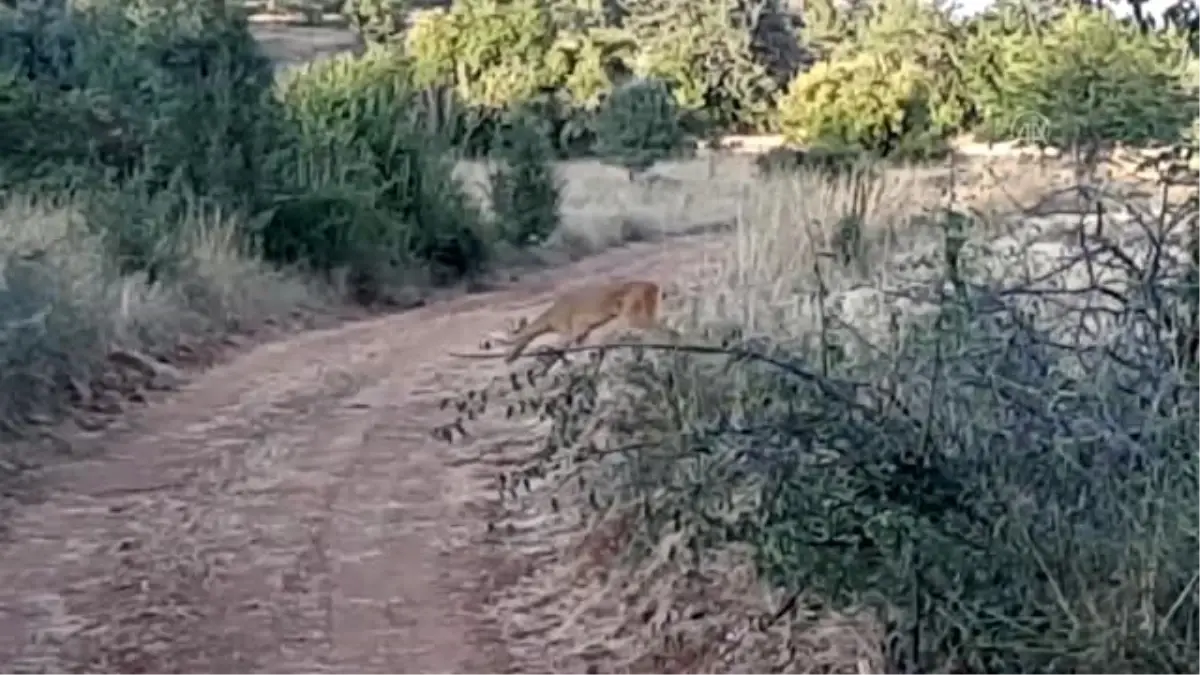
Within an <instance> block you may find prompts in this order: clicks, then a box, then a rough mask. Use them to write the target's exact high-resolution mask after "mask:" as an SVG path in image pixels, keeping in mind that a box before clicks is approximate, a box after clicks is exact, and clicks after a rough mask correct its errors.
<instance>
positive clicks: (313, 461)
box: [0, 239, 713, 673]
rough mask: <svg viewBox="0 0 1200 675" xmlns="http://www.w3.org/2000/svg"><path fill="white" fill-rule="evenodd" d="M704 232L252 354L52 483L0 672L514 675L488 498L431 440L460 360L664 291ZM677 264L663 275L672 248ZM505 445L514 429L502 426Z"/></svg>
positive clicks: (17, 589) (37, 517)
mask: <svg viewBox="0 0 1200 675" xmlns="http://www.w3.org/2000/svg"><path fill="white" fill-rule="evenodd" d="M712 244H713V241H712V240H711V239H704V240H702V239H692V240H686V241H684V240H675V241H672V242H669V243H666V244H643V245H639V246H635V247H629V248H624V249H619V250H615V251H610V252H608V253H606V254H603V255H600V256H597V257H595V258H591V259H588V260H585V261H583V262H581V263H577V264H575V265H572V266H570V267H568V268H563V269H559V270H556V271H553V272H549V273H546V274H543V275H540V276H538V277H536V278H531V280H529V281H525V282H522V283H521V284H520V285H519V287H516V288H514V289H510V290H506V291H503V292H497V293H489V294H485V295H474V296H468V297H463V298H459V299H456V300H453V301H449V302H445V303H441V304H438V305H436V306H429V307H426V308H424V309H422V310H419V311H414V312H410V313H405V314H399V315H395V316H391V317H386V318H382V319H377V320H372V321H367V322H362V323H357V324H352V325H347V326H344V327H341V328H338V329H335V330H327V331H321V332H313V333H308V334H304V335H300V336H297V337H296V338H295V339H292V340H289V341H287V342H280V343H274V344H269V345H265V346H261V347H259V348H257V349H254V350H253V351H251V352H249V353H246V354H243V355H241V356H240V357H238V358H236V359H235V360H233V361H232V362H230V363H228V364H225V365H222V366H218V367H216V368H213V369H211V370H209V371H208V372H206V373H203V374H200V375H198V376H197V377H196V378H195V379H194V380H193V381H192V382H191V384H189V385H187V386H186V387H185V388H184V390H183V391H180V392H178V393H176V394H174V395H173V396H171V397H170V398H169V399H168V400H166V401H164V402H161V403H157V404H154V405H151V406H149V407H147V408H146V409H144V410H141V411H139V412H137V413H134V414H133V415H131V417H130V419H129V420H128V422H127V424H125V425H124V426H125V428H123V429H121V430H116V431H109V432H105V433H104V434H102V435H100V436H99V437H97V438H92V439H79V442H80V443H84V444H91V445H92V446H94V447H96V448H98V449H101V450H102V452H100V453H98V454H97V455H96V457H97V458H96V459H94V460H90V461H86V462H78V463H72V464H70V465H68V466H65V467H63V468H61V469H59V470H57V471H56V472H55V473H54V474H53V475H51V476H50V477H49V484H50V490H51V494H50V496H49V498H48V499H47V500H46V501H44V502H42V503H40V504H36V505H31V506H28V507H25V508H23V509H21V510H20V511H19V513H18V514H17V515H16V518H15V522H13V523H12V535H13V536H12V537H11V541H9V542H7V543H5V544H3V545H2V546H0V670H2V671H3V672H126V673H129V672H356V673H362V672H380V673H384V672H386V673H401V672H407V673H418V672H441V673H446V672H451V673H453V672H492V673H495V672H506V671H508V672H511V671H513V670H519V669H520V667H521V666H520V664H517V663H513V662H512V659H511V658H510V656H509V654H508V653H507V652H506V650H505V648H504V639H503V636H504V630H505V626H503V625H497V624H493V623H489V621H488V620H486V619H485V618H483V614H482V613H481V612H480V611H479V609H480V604H481V603H482V602H484V600H485V597H486V593H487V591H488V588H489V587H490V585H492V584H496V583H503V578H502V577H503V576H504V574H505V573H506V571H505V567H504V566H503V565H500V564H498V562H497V559H494V558H492V556H493V554H492V553H491V552H489V548H488V546H485V545H481V544H480V543H479V538H480V536H481V534H482V533H483V531H484V529H485V522H484V520H483V519H482V518H481V517H480V514H481V510H486V509H487V508H488V504H489V503H490V500H491V499H492V498H493V496H494V494H495V492H494V488H493V487H492V485H491V479H492V478H491V474H490V472H488V471H486V470H484V469H483V468H482V467H480V466H477V465H474V464H472V463H471V462H469V461H464V456H465V455H464V454H463V451H462V450H461V449H456V448H455V447H452V446H447V445H445V444H441V443H438V442H436V441H432V440H431V439H430V436H429V430H430V428H431V427H432V426H433V425H435V424H437V423H439V422H440V421H444V418H445V413H443V412H441V411H440V410H439V409H438V403H439V401H440V400H441V398H442V397H443V396H444V395H446V394H448V393H457V392H459V391H461V390H462V388H463V387H466V386H470V385H471V384H472V383H476V384H479V383H482V382H484V381H485V380H486V379H487V378H489V377H491V376H492V375H495V374H496V373H499V372H502V369H503V365H502V364H500V362H498V361H497V362H492V361H471V360H464V359H454V358H453V357H449V356H447V355H446V354H445V352H447V351H449V350H467V351H472V350H474V349H475V348H476V346H477V343H478V341H479V340H480V338H481V336H482V335H484V334H486V333H488V332H490V331H494V330H497V329H499V328H501V327H502V326H503V325H504V322H505V321H506V320H507V319H508V318H510V317H513V316H516V315H518V314H529V313H530V312H531V311H532V310H534V309H536V308H537V307H538V305H540V304H542V303H544V302H546V301H547V300H548V299H549V298H550V297H551V296H550V294H549V292H550V291H551V290H552V289H555V288H562V287H564V285H567V286H569V285H574V284H578V283H586V282H588V281H589V280H596V279H600V278H605V277H609V276H619V275H630V276H633V275H637V276H644V277H648V278H657V279H663V278H664V271H665V270H671V271H672V272H674V271H677V270H679V269H680V267H681V265H687V264H689V263H688V261H689V260H695V259H698V258H700V257H701V256H702V255H703V253H704V252H705V251H706V250H709V249H710V247H711V246H712ZM668 255H669V256H670V265H669V266H667V265H666V257H667V256H668ZM489 424H494V425H495V426H492V427H490V428H485V429H484V431H485V432H489V431H490V432H492V433H494V434H495V435H492V434H491V433H489V434H485V436H486V437H485V439H484V442H488V443H492V444H493V445H494V444H496V443H497V442H499V441H501V440H503V438H502V435H503V434H509V435H511V434H512V433H513V432H514V428H513V427H511V426H509V427H504V428H502V427H501V426H500V425H501V424H507V423H501V422H498V421H497V422H494V423H491V422H489Z"/></svg>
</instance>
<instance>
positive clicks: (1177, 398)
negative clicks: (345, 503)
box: [460, 170, 1200, 672]
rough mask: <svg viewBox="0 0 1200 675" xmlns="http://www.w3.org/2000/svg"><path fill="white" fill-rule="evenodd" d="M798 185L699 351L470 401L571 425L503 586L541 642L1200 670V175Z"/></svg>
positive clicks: (787, 184) (731, 281) (875, 179)
mask: <svg viewBox="0 0 1200 675" xmlns="http://www.w3.org/2000/svg"><path fill="white" fill-rule="evenodd" d="M772 180H773V182H766V183H763V184H762V185H761V186H757V187H756V188H755V189H753V190H751V191H750V193H749V194H748V195H747V198H746V200H745V201H744V202H743V203H742V204H741V205H740V209H741V217H740V218H739V222H738V224H737V237H736V245H735V246H731V247H729V252H728V254H727V257H726V259H725V260H724V261H723V264H722V265H720V266H718V270H717V272H716V273H715V274H713V275H712V276H711V277H709V278H707V279H702V280H700V284H701V286H702V288H701V291H700V292H698V293H696V294H695V298H694V299H693V301H692V303H691V305H690V307H689V308H688V311H686V312H684V315H685V316H684V318H683V326H682V327H683V328H684V329H685V332H687V333H688V334H689V338H690V339H689V340H688V341H687V342H686V343H685V344H682V345H674V346H669V345H658V346H650V347H647V345H644V344H643V345H641V346H636V345H634V344H630V345H626V346H621V347H616V346H612V345H609V346H607V347H604V348H592V349H591V350H590V351H592V352H594V353H607V357H606V359H605V361H604V366H603V367H601V366H600V364H599V363H597V362H595V361H594V360H591V361H588V362H586V363H584V362H577V363H575V364H574V365H571V366H569V367H566V368H563V369H560V370H558V371H556V372H555V374H554V375H552V376H551V375H545V376H542V377H536V376H530V377H529V378H528V380H514V381H513V382H512V384H511V385H510V386H506V387H499V388H497V389H495V390H493V391H491V392H489V393H488V394H487V395H486V396H480V395H473V396H472V397H471V400H470V401H466V400H464V402H462V407H461V409H460V412H462V413H463V414H464V416H465V417H464V419H469V418H473V417H475V416H476V415H478V414H481V412H482V411H483V410H484V409H486V408H487V403H488V402H491V403H492V404H493V405H494V404H495V402H496V401H500V402H502V403H504V404H507V405H509V407H510V410H509V412H510V414H511V415H515V416H530V415H532V416H533V417H534V418H535V419H537V420H539V423H540V425H541V426H540V427H539V433H538V434H537V435H538V438H539V439H540V442H539V443H537V444H535V446H534V447H533V448H531V449H530V450H529V451H528V452H527V453H526V455H525V456H524V457H523V458H521V461H519V462H518V463H517V467H516V468H515V469H513V468H512V467H511V466H509V467H505V468H506V473H505V474H504V475H505V479H504V488H505V489H506V491H507V496H508V499H507V500H506V509H507V510H506V512H505V513H504V514H503V515H502V517H501V522H504V521H507V523H508V525H509V526H510V527H512V528H513V530H514V532H515V533H517V534H516V535H514V536H512V537H509V538H506V540H507V542H508V543H509V544H511V545H512V546H513V550H515V551H519V552H521V553H522V554H536V555H535V558H534V559H535V563H534V564H533V565H532V569H533V570H535V571H533V572H531V573H530V574H528V575H527V576H526V577H525V578H524V579H522V580H521V581H520V582H518V583H517V584H516V585H515V586H514V587H512V588H510V589H508V590H506V591H504V593H503V595H501V596H500V597H499V598H497V601H496V607H497V609H498V611H499V612H501V613H502V614H503V615H504V616H505V617H511V618H512V620H513V621H517V620H518V619H516V618H515V617H521V618H520V619H519V620H520V621H521V622H522V623H521V624H520V625H517V626H515V628H514V632H513V634H512V636H511V638H512V640H511V644H512V645H513V648H514V651H515V652H516V653H517V655H518V662H520V663H522V664H523V665H524V666H526V669H527V670H539V671H556V670H572V671H574V672H579V671H580V670H584V669H588V668H591V669H592V670H593V671H596V672H646V671H650V670H654V671H657V672H899V671H904V672H913V671H918V672H947V671H953V672H998V671H1003V672H1076V671H1080V672H1086V671H1092V672H1094V671H1097V670H1101V669H1103V670H1110V669H1113V668H1118V669H1129V671H1131V672H1163V671H1167V672H1173V671H1175V670H1181V669H1183V668H1185V667H1190V666H1189V665H1188V664H1194V663H1195V662H1196V661H1197V658H1198V656H1200V655H1198V647H1197V639H1196V635H1197V630H1196V629H1197V623H1196V616H1197V615H1198V609H1200V603H1198V600H1197V590H1196V588H1197V573H1196V570H1195V560H1196V559H1197V556H1198V555H1200V542H1198V537H1197V534H1196V532H1197V531H1198V529H1200V527H1198V526H1200V516H1198V514H1197V510H1196V504H1197V502H1198V494H1197V493H1198V490H1197V474H1196V466H1195V448H1196V446H1197V445H1198V444H1200V432H1198V431H1197V429H1198V428H1200V419H1198V413H1197V410H1198V408H1200V401H1198V398H1200V397H1198V393H1197V392H1198V387H1197V373H1196V352H1195V348H1196V340H1197V338H1196V335H1197V333H1196V330H1197V329H1196V316H1197V310H1196V305H1197V303H1198V301H1197V299H1196V298H1197V289H1196V281H1195V279H1196V277H1197V258H1198V257H1200V254H1198V253H1197V250H1196V238H1197V235H1196V234H1195V233H1196V228H1197V213H1198V207H1197V196H1196V190H1195V187H1194V186H1195V179H1194V177H1193V178H1192V182H1191V184H1190V185H1191V187H1190V188H1187V189H1188V190H1190V193H1189V194H1190V196H1189V197H1188V198H1186V199H1179V198H1174V199H1167V198H1166V197H1162V198H1159V199H1153V200H1145V199H1139V198H1131V197H1129V196H1127V195H1124V194H1120V193H1117V192H1113V191H1109V190H1106V189H1104V187H1103V186H1098V185H1080V186H1077V187H1075V188H1073V189H1072V192H1071V194H1070V195H1069V196H1070V198H1071V200H1074V201H1075V202H1076V203H1080V204H1083V205H1084V208H1082V209H1080V211H1079V212H1078V213H1077V214H1075V215H1074V216H1073V217H1069V218H1068V217H1063V216H1059V217H1054V218H1040V217H1037V216H1034V215H1031V214H1027V213H1021V212H1012V213H1009V214H1003V213H1000V212H998V210H992V211H991V213H990V214H988V215H989V216H990V218H991V219H990V220H985V219H984V216H983V215H981V214H979V213H972V212H971V211H970V210H968V209H966V208H964V207H962V206H961V205H960V204H959V203H958V202H957V201H956V199H955V193H954V189H953V186H954V181H953V180H951V181H950V183H949V186H950V187H949V189H938V188H934V187H930V186H929V185H928V184H927V183H926V182H925V181H924V180H922V179H920V178H919V177H918V176H917V174H915V173H913V172H912V171H911V170H894V171H891V172H883V173H880V172H877V171H868V172H865V173H863V174H862V175H859V176H852V177H850V178H849V179H847V180H844V181H843V182H840V183H826V182H825V181H824V179H822V178H820V177H817V176H811V175H809V176H804V175H801V176H796V177H790V178H785V179H772ZM852 230H853V231H854V234H853V235H852V236H851V235H847V232H850V231H852ZM847 244H851V245H847ZM585 351H589V350H585Z"/></svg>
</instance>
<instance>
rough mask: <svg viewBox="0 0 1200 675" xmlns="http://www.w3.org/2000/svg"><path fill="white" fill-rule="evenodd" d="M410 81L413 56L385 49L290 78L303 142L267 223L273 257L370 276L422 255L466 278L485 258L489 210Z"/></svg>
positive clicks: (285, 86) (285, 94)
mask: <svg viewBox="0 0 1200 675" xmlns="http://www.w3.org/2000/svg"><path fill="white" fill-rule="evenodd" d="M409 82H410V74H409V73H408V71H407V68H406V66H405V63H404V61H403V60H401V59H397V58H396V54H395V53H394V52H393V51H390V50H388V49H384V48H373V49H370V50H368V52H367V54H365V55H364V56H363V57H361V58H359V57H352V56H339V57H336V58H333V59H328V60H325V61H322V62H318V63H314V64H310V65H309V66H307V67H306V68H304V69H302V70H297V71H295V72H293V73H291V74H289V76H288V77H287V79H285V80H284V81H283V83H282V85H281V95H282V100H283V101H284V104H285V105H286V108H287V112H288V114H289V117H290V119H291V121H292V122H293V123H295V124H296V126H297V127H298V134H299V143H298V146H297V149H296V151H295V152H296V154H297V156H296V157H295V158H290V159H289V160H288V161H287V162H286V164H285V166H286V167H288V169H287V175H286V176H285V177H284V178H283V179H281V181H280V182H281V183H282V184H283V185H289V186H291V192H285V193H284V194H283V196H282V197H280V198H278V199H277V200H276V203H275V204H274V206H273V210H272V211H271V216H270V218H268V219H267V220H266V221H265V224H264V226H263V229H262V231H261V236H262V240H263V247H264V251H265V252H266V253H267V255H268V256H269V257H271V258H274V259H282V260H285V261H288V260H292V259H300V260H305V261H306V262H309V263H312V264H315V265H317V266H319V267H322V268H326V269H328V268H331V267H337V266H346V265H349V266H351V267H352V268H361V270H360V271H363V273H364V274H365V273H366V271H367V270H370V269H384V270H387V269H396V268H401V267H403V266H405V265H406V264H411V263H412V262H413V261H421V262H423V263H425V264H429V265H432V266H433V268H434V270H435V271H441V272H443V273H447V272H448V273H453V274H454V275H457V276H461V275H464V274H470V273H473V272H474V271H476V270H478V269H479V267H480V266H481V265H482V264H483V263H484V262H485V260H486V257H487V253H488V246H487V242H486V241H485V240H484V238H483V237H482V235H481V229H480V217H481V215H480V212H479V210H478V208H477V207H476V205H475V204H473V203H472V201H471V200H470V198H469V197H468V195H467V194H466V193H465V191H464V190H463V187H462V185H461V184H460V183H459V182H458V181H457V180H456V179H455V178H454V176H453V175H452V170H453V161H452V158H451V156H450V154H449V153H448V150H449V148H448V145H447V144H446V143H445V141H444V139H442V138H439V137H438V136H437V135H436V134H430V133H428V132H427V129H426V127H425V125H424V123H423V120H422V118H421V115H420V114H419V113H418V109H417V107H416V103H415V98H414V97H415V93H414V91H413V89H412V87H411V85H410V84H409ZM314 188H315V189H314Z"/></svg>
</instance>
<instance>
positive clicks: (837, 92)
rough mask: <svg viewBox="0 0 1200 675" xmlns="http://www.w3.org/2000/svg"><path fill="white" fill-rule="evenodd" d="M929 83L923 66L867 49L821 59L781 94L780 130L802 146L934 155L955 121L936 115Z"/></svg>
mask: <svg viewBox="0 0 1200 675" xmlns="http://www.w3.org/2000/svg"><path fill="white" fill-rule="evenodd" d="M931 87H932V82H931V81H930V77H929V74H928V73H927V72H926V71H925V70H924V69H922V68H920V67H918V66H916V65H913V64H911V63H907V62H899V63H896V62H893V61H891V60H885V59H883V58H879V57H876V56H874V55H871V54H866V53H864V54H860V55H858V56H854V57H850V58H848V59H844V60H838V61H831V62H826V63H819V64H817V65H816V66H813V68H812V70H809V71H808V72H806V73H802V74H800V75H798V76H797V77H796V79H795V80H794V81H793V82H792V84H791V86H790V87H789V88H788V91H787V93H786V94H784V96H783V97H782V98H781V99H780V101H779V126H780V130H781V131H782V132H783V134H784V136H785V138H787V140H788V141H790V142H793V143H799V144H802V145H815V146H824V147H829V148H835V149H836V148H845V149H854V150H859V151H862V152H866V153H871V154H873V155H876V156H879V157H896V158H925V157H930V156H936V155H939V154H941V153H942V152H944V151H945V149H946V138H947V136H948V134H949V133H950V132H951V131H952V130H953V126H952V124H953V120H943V119H938V118H937V115H936V114H935V110H934V109H933V107H932V89H931Z"/></svg>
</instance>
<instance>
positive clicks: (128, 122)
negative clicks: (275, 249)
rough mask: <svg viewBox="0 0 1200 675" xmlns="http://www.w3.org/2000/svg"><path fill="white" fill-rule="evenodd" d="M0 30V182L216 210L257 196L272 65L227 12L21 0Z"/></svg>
mask: <svg viewBox="0 0 1200 675" xmlns="http://www.w3.org/2000/svg"><path fill="white" fill-rule="evenodd" d="M0 35H2V36H3V37H2V39H0V70H2V71H4V73H5V74H0V126H3V127H4V128H5V129H9V130H14V133H12V134H5V138H6V141H5V143H7V147H6V148H5V150H6V152H4V153H2V156H0V171H3V173H4V176H5V180H6V181H7V183H8V186H9V187H12V186H17V185H21V184H22V183H28V182H29V181H33V182H35V183H36V186H35V187H34V189H39V190H41V189H61V188H70V189H76V188H81V187H95V186H100V187H102V188H103V189H108V188H109V187H111V186H112V185H111V184H112V182H114V181H115V182H116V184H117V186H121V185H124V184H126V183H132V184H134V185H136V189H137V190H138V191H140V192H141V193H143V194H145V195H146V196H148V197H154V196H155V195H158V194H159V193H168V194H179V193H181V192H187V193H188V194H190V195H193V196H194V197H195V198H198V199H204V200H207V201H210V202H213V203H214V204H217V205H220V206H222V207H224V208H229V209H242V208H246V207H251V206H252V205H253V204H255V203H257V202H259V201H260V200H262V199H263V198H264V196H263V192H262V190H263V188H264V186H266V185H267V184H269V183H270V180H269V178H268V174H269V173H270V172H271V171H272V170H273V164H272V155H273V153H274V152H275V151H276V150H277V149H278V147H279V146H280V145H281V143H283V142H284V140H285V133H284V129H283V122H282V115H281V108H280V107H279V105H278V103H277V102H276V101H275V100H274V98H273V80H274V69H273V67H272V65H271V63H270V62H269V60H268V59H267V58H266V57H265V56H263V54H262V53H261V51H260V49H259V45H258V43H257V41H256V40H255V39H254V37H253V36H252V35H251V34H250V30H249V26H248V24H247V22H246V19H245V17H244V16H243V14H242V13H241V11H240V10H238V9H237V8H232V7H227V6H226V5H225V4H224V3H219V2H198V3H197V2H182V1H179V0H136V1H135V2H121V3H117V2H111V1H109V0H100V1H98V2H95V3H91V4H89V5H88V6H86V7H77V8H73V9H72V10H71V12H69V13H57V14H56V13H55V12H54V11H53V9H52V8H51V6H50V5H48V4H47V5H38V4H30V5H28V6H24V7H23V8H22V9H21V11H17V12H8V13H5V14H4V15H3V16H0ZM33 115H36V117H31V116H33ZM112 222H113V226H115V227H116V226H120V225H119V223H120V222H121V221H120V219H115V220H113V221H112ZM163 227H167V225H163ZM163 236H167V233H165V232H164V233H163ZM135 238H137V239H139V240H140V239H143V238H144V236H143V234H138V235H137V237H135ZM118 239H120V237H118ZM142 262H144V263H145V264H149V261H142ZM130 264H133V265H134V266H135V267H136V265H137V264H139V263H138V262H137V261H130Z"/></svg>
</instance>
